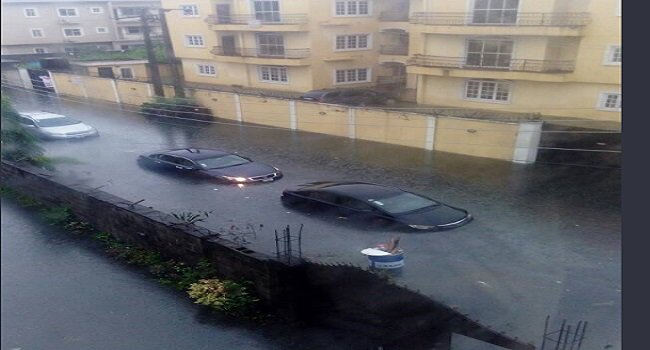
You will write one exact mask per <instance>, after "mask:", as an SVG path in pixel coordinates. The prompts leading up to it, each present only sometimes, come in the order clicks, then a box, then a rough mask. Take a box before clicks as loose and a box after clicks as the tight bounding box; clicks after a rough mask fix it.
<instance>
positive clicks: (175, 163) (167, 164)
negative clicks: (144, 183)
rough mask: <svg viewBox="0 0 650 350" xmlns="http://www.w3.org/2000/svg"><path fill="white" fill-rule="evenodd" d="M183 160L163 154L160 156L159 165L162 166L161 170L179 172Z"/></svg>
mask: <svg viewBox="0 0 650 350" xmlns="http://www.w3.org/2000/svg"><path fill="white" fill-rule="evenodd" d="M181 159H182V158H179V157H176V156H172V155H169V154H161V155H159V156H158V164H159V165H160V166H159V167H160V169H161V170H167V171H171V172H179V170H181V169H182V166H181V164H180V162H181Z"/></svg>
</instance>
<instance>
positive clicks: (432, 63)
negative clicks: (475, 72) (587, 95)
mask: <svg viewBox="0 0 650 350" xmlns="http://www.w3.org/2000/svg"><path fill="white" fill-rule="evenodd" d="M508 61H509V62H508V63H509V64H507V65H506V64H504V65H501V66H486V65H472V64H468V63H467V59H466V58H464V57H445V56H430V55H420V54H417V55H414V56H413V57H412V58H410V59H409V60H408V64H409V65H415V66H423V67H440V68H457V69H481V70H502V71H515V72H536V73H571V72H573V71H574V70H575V61H571V60H531V59H518V58H512V59H510V60H508Z"/></svg>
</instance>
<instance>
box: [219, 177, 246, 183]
mask: <svg viewBox="0 0 650 350" xmlns="http://www.w3.org/2000/svg"><path fill="white" fill-rule="evenodd" d="M223 178H224V179H226V180H229V181H236V182H246V180H248V179H246V178H245V177H239V176H224V177H223Z"/></svg>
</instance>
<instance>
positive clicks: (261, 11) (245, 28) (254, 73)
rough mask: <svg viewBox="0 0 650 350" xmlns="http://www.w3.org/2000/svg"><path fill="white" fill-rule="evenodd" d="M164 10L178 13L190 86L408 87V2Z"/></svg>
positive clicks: (176, 38)
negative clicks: (205, 84)
mask: <svg viewBox="0 0 650 350" xmlns="http://www.w3.org/2000/svg"><path fill="white" fill-rule="evenodd" d="M164 7H165V8H169V9H177V10H175V11H169V12H168V13H167V21H168V25H169V28H170V34H171V38H172V43H173V46H174V50H175V53H176V55H177V57H178V58H179V59H180V60H181V61H182V65H183V73H184V76H185V79H186V81H188V82H196V83H207V84H221V85H235V86H237V85H239V86H245V87H252V88H259V89H272V90H284V91H293V92H304V91H308V90H312V89H319V88H333V87H360V86H370V85H375V84H377V83H380V84H401V85H403V84H404V83H405V77H406V69H405V63H406V59H407V58H408V44H407V41H408V34H407V28H408V25H409V24H408V0H180V1H179V0H168V1H164ZM396 9H397V10H399V11H401V12H396V11H395V10H396ZM381 14H383V15H384V16H385V18H384V20H382V21H380V15H381ZM380 23H382V24H383V26H384V27H385V28H383V29H386V30H388V31H387V32H385V33H384V30H382V28H380ZM390 23H394V24H395V25H394V26H393V27H391V26H390V25H389V24H390ZM401 39H403V40H402V41H401V42H400V40H401ZM380 52H381V53H382V55H380ZM384 53H386V54H387V55H385V56H384V55H383V54H384ZM380 57H381V58H383V61H382V60H381V59H380ZM398 75H399V76H398Z"/></svg>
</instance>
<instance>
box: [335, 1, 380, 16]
mask: <svg viewBox="0 0 650 350" xmlns="http://www.w3.org/2000/svg"><path fill="white" fill-rule="evenodd" d="M341 2H342V3H345V5H344V12H345V14H342V15H341V14H337V13H336V12H337V11H336V5H337V3H341ZM350 2H355V3H357V4H356V6H357V7H356V8H357V10H356V11H357V13H356V14H352V15H350V14H348V10H349V8H350V7H349V5H348V4H349V3H350ZM360 2H366V3H367V4H368V13H367V14H362V15H360V14H359V3H360ZM373 2H374V0H332V16H333V17H371V16H372V11H373Z"/></svg>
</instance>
